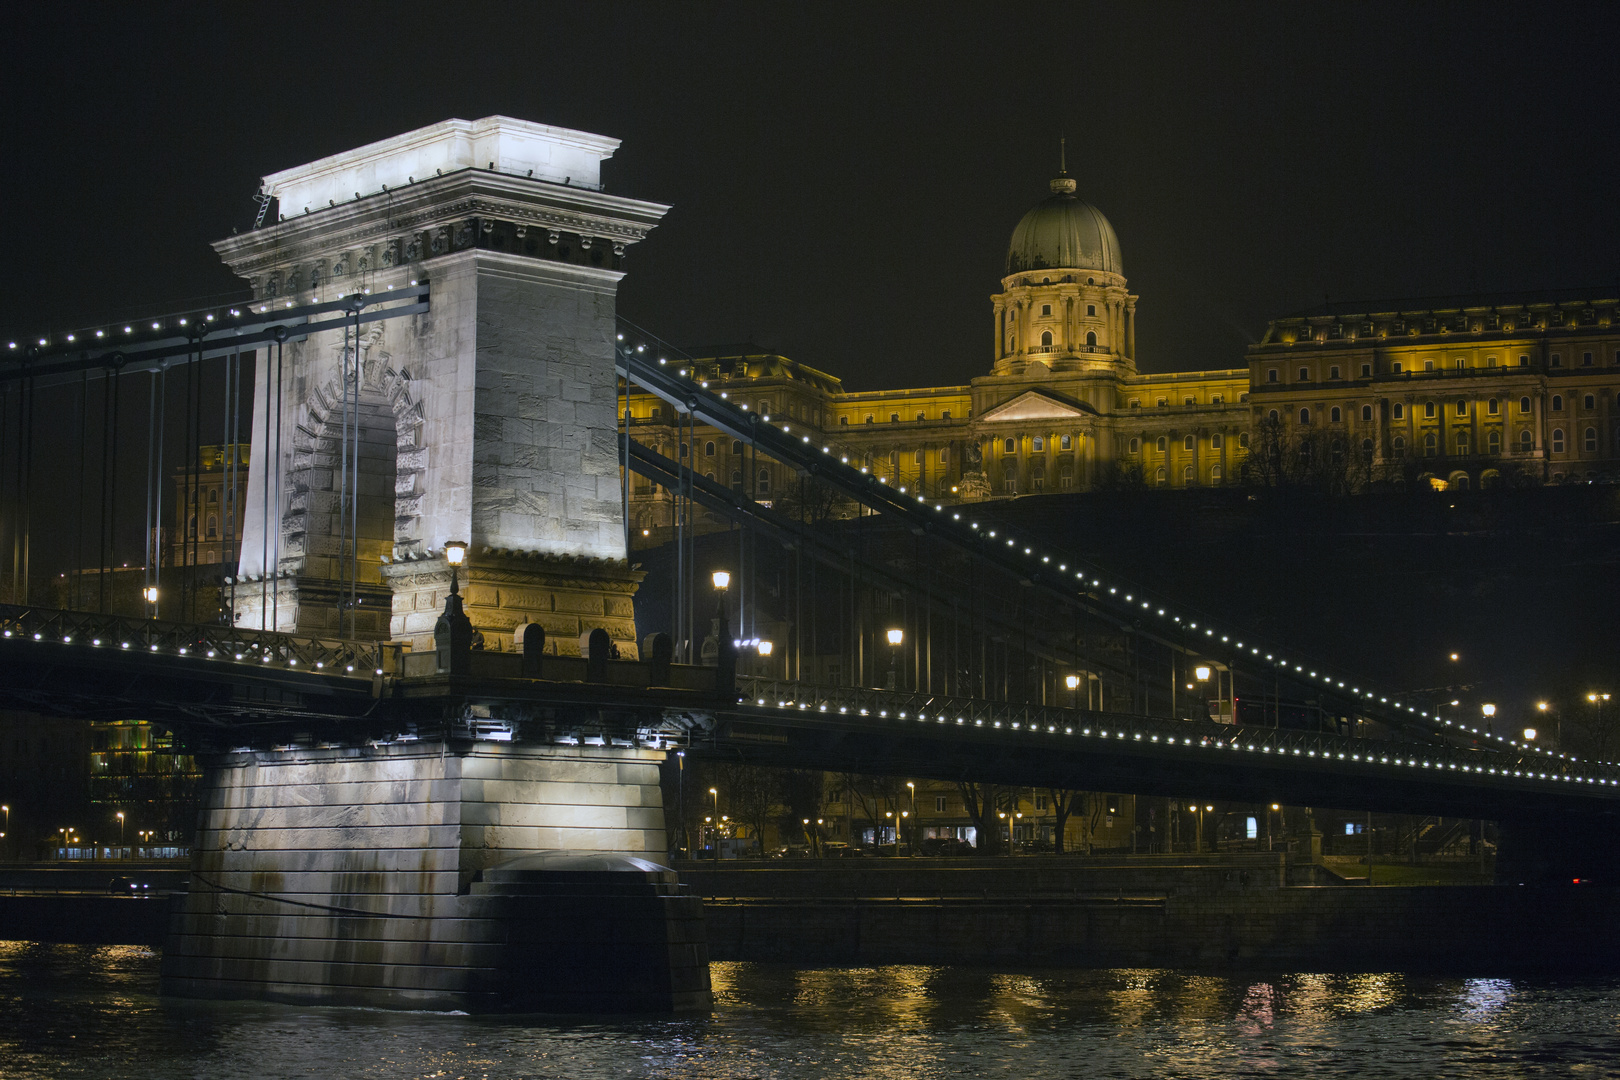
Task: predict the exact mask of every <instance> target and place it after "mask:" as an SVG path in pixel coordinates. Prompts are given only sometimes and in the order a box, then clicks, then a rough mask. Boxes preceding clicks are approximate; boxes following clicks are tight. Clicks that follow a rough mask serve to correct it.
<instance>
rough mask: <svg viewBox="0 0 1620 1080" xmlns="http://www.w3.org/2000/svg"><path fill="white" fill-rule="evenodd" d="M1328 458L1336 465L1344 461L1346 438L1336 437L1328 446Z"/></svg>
mask: <svg viewBox="0 0 1620 1080" xmlns="http://www.w3.org/2000/svg"><path fill="white" fill-rule="evenodd" d="M1328 458H1329V460H1331V461H1332V462H1333V464H1335V465H1337V464H1339V463H1340V462H1342V461H1344V440H1343V439H1334V440H1333V444H1332V445H1331V446H1329V447H1328Z"/></svg>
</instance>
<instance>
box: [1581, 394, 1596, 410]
mask: <svg viewBox="0 0 1620 1080" xmlns="http://www.w3.org/2000/svg"><path fill="white" fill-rule="evenodd" d="M1581 408H1583V409H1585V410H1586V411H1587V412H1591V411H1592V410H1593V409H1595V408H1597V398H1595V397H1593V396H1592V395H1591V394H1587V395H1586V396H1585V397H1584V398H1582V399H1581Z"/></svg>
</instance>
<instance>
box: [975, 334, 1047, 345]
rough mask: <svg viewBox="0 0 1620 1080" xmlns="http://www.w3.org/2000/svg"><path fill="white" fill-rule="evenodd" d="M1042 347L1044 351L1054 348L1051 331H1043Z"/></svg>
mask: <svg viewBox="0 0 1620 1080" xmlns="http://www.w3.org/2000/svg"><path fill="white" fill-rule="evenodd" d="M979 340H981V341H982V340H984V339H983V338H980V339H979ZM1041 347H1042V348H1043V349H1050V348H1051V347H1052V331H1050V330H1042V331H1041Z"/></svg>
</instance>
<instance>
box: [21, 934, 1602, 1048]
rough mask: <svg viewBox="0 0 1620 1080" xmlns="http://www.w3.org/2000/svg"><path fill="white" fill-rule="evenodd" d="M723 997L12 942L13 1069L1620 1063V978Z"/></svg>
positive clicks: (783, 982) (892, 987) (1261, 977)
mask: <svg viewBox="0 0 1620 1080" xmlns="http://www.w3.org/2000/svg"><path fill="white" fill-rule="evenodd" d="M713 976H714V985H715V1007H714V1011H713V1013H712V1014H710V1015H707V1016H701V1017H683V1018H674V1019H667V1018H655V1019H648V1018H635V1017H592V1018H571V1017H551V1016H526V1017H499V1018H491V1017H477V1016H463V1015H458V1014H445V1013H394V1012H383V1011H376V1010H370V1009H326V1008H320V1009H315V1008H302V1007H296V1006H286V1005H264V1004H256V1003H246V1002H193V1001H174V1000H166V999H161V998H159V997H158V994H157V989H158V956H157V954H156V953H154V952H152V951H150V950H147V949H141V948H132V947H124V946H71V945H37V944H24V943H15V942H10V943H8V942H0V1077H4V1078H5V1080H22V1078H34V1077H53V1078H54V1077H98V1078H99V1077H108V1078H111V1077H117V1078H126V1077H127V1078H133V1080H148V1078H164V1080H167V1078H182V1077H183V1078H187V1080H191V1078H209V1080H213V1078H229V1077H263V1078H267V1080H274V1078H281V1077H337V1078H347V1077H362V1078H368V1080H369V1078H379V1080H382V1078H387V1080H394V1078H420V1077H430V1078H435V1080H437V1078H445V1080H461V1078H464V1080H486V1078H488V1080H494V1078H501V1080H507V1078H514V1077H526V1078H538V1077H566V1078H568V1080H594V1078H597V1077H615V1078H617V1077H671V1078H677V1077H679V1078H687V1077H690V1078H705V1080H707V1078H715V1080H743V1078H760V1080H763V1078H778V1077H781V1078H800V1077H805V1078H809V1077H814V1078H822V1077H849V1078H860V1080H869V1078H870V1080H934V1078H945V1077H950V1078H958V1077H1010V1078H1023V1077H1029V1078H1039V1080H1056V1078H1065V1077H1086V1078H1092V1077H1245V1078H1247V1077H1254V1076H1278V1077H1309V1078H1310V1080H1322V1078H1331V1077H1399V1078H1401V1080H1408V1078H1413V1080H1427V1078H1431V1077H1541V1076H1547V1077H1555V1076H1556V1077H1616V1076H1620V978H1610V979H1596V980H1592V979H1584V980H1567V981H1565V980H1558V979H1551V978H1540V979H1530V980H1525V979H1465V978H1434V977H1428V976H1414V975H1401V974H1383V975H1318V974H1306V973H1251V974H1246V975H1242V976H1238V975H1232V974H1220V975H1214V974H1200V973H1195V972H1187V971H1174V970H1164V969H1112V970H1101V971H1080V970H1067V969H1065V970H1040V971H1014V970H995V969H988V968H965V967H904V966H893V967H875V968H838V969H829V968H820V969H795V968H789V967H784V966H780V965H761V964H734V963H717V964H715V965H714V970H713Z"/></svg>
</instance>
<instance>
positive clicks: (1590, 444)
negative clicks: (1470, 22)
mask: <svg viewBox="0 0 1620 1080" xmlns="http://www.w3.org/2000/svg"><path fill="white" fill-rule="evenodd" d="M1581 442H1582V448H1583V449H1584V450H1586V452H1587V453H1591V452H1593V451H1594V450H1596V449H1597V428H1595V427H1589V428H1587V429H1586V436H1585V438H1584V439H1582V440H1581ZM210 520H212V519H210ZM213 534H214V533H213V530H212V529H210V530H209V531H208V535H210V536H212V535H213Z"/></svg>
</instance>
